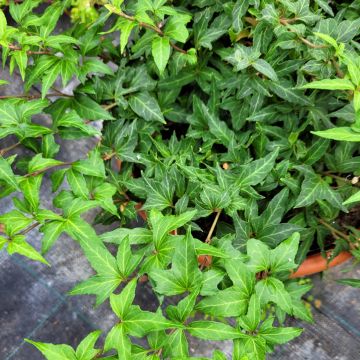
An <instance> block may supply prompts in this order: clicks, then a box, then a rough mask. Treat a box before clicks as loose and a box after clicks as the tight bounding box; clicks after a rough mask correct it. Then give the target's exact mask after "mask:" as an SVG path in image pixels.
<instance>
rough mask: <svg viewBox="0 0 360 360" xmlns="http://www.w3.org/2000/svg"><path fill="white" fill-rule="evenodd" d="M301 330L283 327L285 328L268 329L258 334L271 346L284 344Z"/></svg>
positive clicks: (299, 333)
mask: <svg viewBox="0 0 360 360" xmlns="http://www.w3.org/2000/svg"><path fill="white" fill-rule="evenodd" d="M302 331H303V329H299V328H293V327H285V328H269V329H265V330H262V331H260V332H259V334H260V336H261V337H262V338H263V339H265V340H266V341H267V342H269V343H271V344H284V343H286V342H288V341H290V340H292V339H294V338H296V337H298V336H299V335H301V333H302Z"/></svg>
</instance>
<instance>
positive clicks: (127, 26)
mask: <svg viewBox="0 0 360 360" xmlns="http://www.w3.org/2000/svg"><path fill="white" fill-rule="evenodd" d="M118 26H119V28H120V52H121V53H122V54H123V53H124V50H125V47H126V45H127V43H128V41H129V37H130V34H131V31H132V29H133V28H134V27H135V26H136V23H134V22H133V21H129V20H126V19H121V18H119V20H118Z"/></svg>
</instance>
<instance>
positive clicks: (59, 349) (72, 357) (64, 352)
mask: <svg viewBox="0 0 360 360" xmlns="http://www.w3.org/2000/svg"><path fill="white" fill-rule="evenodd" d="M25 341H26V342H28V343H29V344H32V345H34V346H35V347H36V348H37V349H38V350H39V351H40V352H41V353H42V354H43V355H44V356H45V358H46V359H48V360H65V359H66V360H78V358H77V356H76V354H75V351H74V349H73V348H72V347H71V346H69V345H54V344H46V343H42V342H36V341H33V340H29V339H25Z"/></svg>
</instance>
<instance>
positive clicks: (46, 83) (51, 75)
mask: <svg viewBox="0 0 360 360" xmlns="http://www.w3.org/2000/svg"><path fill="white" fill-rule="evenodd" d="M60 71H61V63H60V62H58V63H56V64H54V65H53V66H51V67H50V69H49V70H48V71H47V72H46V74H45V76H44V77H43V78H42V87H41V98H42V99H45V97H46V94H47V93H48V90H49V89H50V87H51V86H52V85H53V84H54V82H55V80H56V78H57V77H58V76H59V74H60Z"/></svg>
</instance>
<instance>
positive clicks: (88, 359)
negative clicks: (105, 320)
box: [76, 330, 101, 360]
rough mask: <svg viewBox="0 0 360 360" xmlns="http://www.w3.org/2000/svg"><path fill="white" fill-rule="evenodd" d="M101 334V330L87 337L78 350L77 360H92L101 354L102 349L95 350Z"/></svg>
mask: <svg viewBox="0 0 360 360" xmlns="http://www.w3.org/2000/svg"><path fill="white" fill-rule="evenodd" d="M100 334H101V331H100V330H97V331H93V332H92V333H90V334H89V335H87V336H86V337H85V338H84V339H83V340H82V341H81V342H80V344H79V346H78V347H77V349H76V358H77V360H92V359H93V358H94V357H96V355H98V354H99V353H100V351H101V350H100V349H94V346H95V343H96V341H97V340H98V338H99V336H100Z"/></svg>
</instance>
